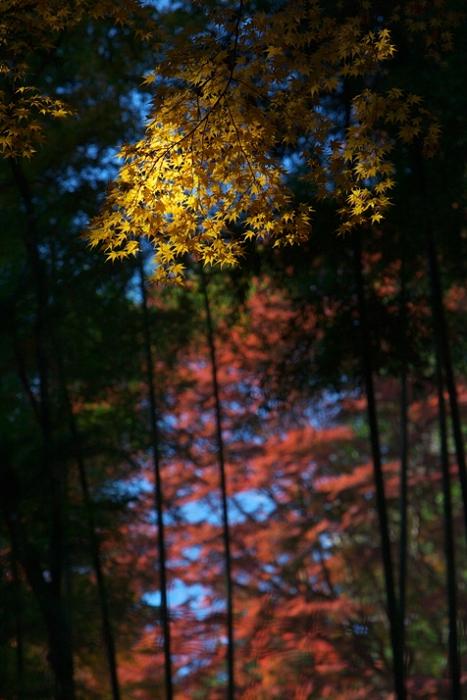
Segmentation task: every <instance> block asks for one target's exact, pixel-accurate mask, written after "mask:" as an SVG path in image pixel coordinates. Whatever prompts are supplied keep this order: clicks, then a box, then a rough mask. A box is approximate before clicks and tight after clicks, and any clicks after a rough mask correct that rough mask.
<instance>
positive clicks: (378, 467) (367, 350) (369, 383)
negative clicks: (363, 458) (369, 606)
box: [353, 231, 406, 700]
mask: <svg viewBox="0 0 467 700" xmlns="http://www.w3.org/2000/svg"><path fill="white" fill-rule="evenodd" d="M353 259H354V270H355V281H356V291H357V303H358V315H359V328H360V357H361V364H362V374H363V379H364V384H365V394H366V402H367V415H368V425H369V429H370V443H371V453H372V462H373V477H374V484H375V496H376V509H377V513H378V521H379V531H380V537H381V551H382V559H383V571H384V581H385V589H386V606H387V616H388V620H389V630H390V639H391V648H392V660H393V676H394V690H395V693H396V698H397V700H405V697H406V691H405V683H404V672H403V657H402V648H401V640H400V617H399V611H398V606H397V601H396V594H395V585H394V569H393V564H392V556H391V543H390V538H389V524H388V516H387V508H386V496H385V488H384V473H383V467H382V461H381V445H380V438H379V429H378V418H377V409H376V397H375V390H374V385H373V366H372V359H371V335H370V328H369V321H368V310H367V303H366V297H365V285H364V280H363V270H362V251H361V240H360V231H355V232H354V233H353Z"/></svg>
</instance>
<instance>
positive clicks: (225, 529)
mask: <svg viewBox="0 0 467 700" xmlns="http://www.w3.org/2000/svg"><path fill="white" fill-rule="evenodd" d="M201 289H202V293H203V300H204V310H205V315H206V337H207V341H208V348H209V359H210V364H211V377H212V392H213V396H214V411H215V419H216V443H217V457H218V463H219V480H220V492H221V504H222V539H223V544H224V564H225V589H226V598H227V698H228V700H234V697H235V638H234V602H233V580H232V553H231V534H230V524H229V509H228V500H227V476H226V469H225V446H224V436H223V428H222V406H221V400H220V392H219V371H218V363H217V353H216V343H215V339H214V326H213V322H212V314H211V305H210V303H209V294H208V288H207V283H206V278H205V275H204V273H203V271H202V270H201Z"/></svg>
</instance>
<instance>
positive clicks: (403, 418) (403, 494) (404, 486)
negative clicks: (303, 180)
mask: <svg viewBox="0 0 467 700" xmlns="http://www.w3.org/2000/svg"><path fill="white" fill-rule="evenodd" d="M405 273H406V271H405V264H404V259H402V269H401V301H400V311H401V313H400V317H401V335H402V341H401V348H402V365H401V374H400V384H401V396H400V496H399V513H400V534H399V538H400V539H399V615H400V632H399V634H400V645H401V654H402V660H403V673H404V681H405V671H406V668H405V662H404V661H405V659H404V657H405V654H404V651H405V600H406V584H407V549H408V528H407V504H408V483H407V480H408V445H409V442H408V387H407V350H406V348H407V299H406V279H405V277H406V274H405Z"/></svg>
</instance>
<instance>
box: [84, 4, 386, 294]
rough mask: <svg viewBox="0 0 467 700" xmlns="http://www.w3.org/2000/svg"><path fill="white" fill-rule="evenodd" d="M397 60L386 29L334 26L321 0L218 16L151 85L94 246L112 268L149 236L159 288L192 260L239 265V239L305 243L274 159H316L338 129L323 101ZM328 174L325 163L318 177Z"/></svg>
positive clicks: (303, 223) (176, 51) (301, 214)
mask: <svg viewBox="0 0 467 700" xmlns="http://www.w3.org/2000/svg"><path fill="white" fill-rule="evenodd" d="M393 53H394V47H393V46H392V44H391V41H390V35H389V32H388V31H387V30H385V29H382V30H381V31H378V32H368V31H366V30H365V28H364V27H363V26H362V23H361V21H360V20H359V19H358V18H356V17H349V18H346V19H345V18H344V19H340V20H339V21H338V20H337V19H336V18H334V17H329V16H326V15H325V14H324V13H323V12H322V9H321V8H320V6H319V4H318V3H317V2H313V1H309V2H288V3H284V4H283V6H282V9H281V10H279V11H277V12H276V13H275V14H269V15H267V14H264V13H260V12H258V13H254V14H247V13H246V11H245V8H243V4H241V5H240V8H239V9H238V8H236V9H233V10H231V11H230V12H229V11H228V10H227V9H226V8H223V9H222V14H221V15H217V16H216V15H214V16H211V18H210V24H209V30H208V31H206V32H200V33H199V34H198V35H197V36H195V37H190V38H189V41H186V43H185V44H184V43H183V38H182V39H181V40H180V42H178V43H177V44H176V45H175V46H174V47H173V50H172V51H171V53H169V55H168V57H167V59H166V60H165V61H164V62H163V64H162V65H161V66H160V67H159V68H158V69H157V70H156V71H155V72H154V74H152V75H150V76H148V77H147V79H146V82H147V83H151V82H152V83H153V84H154V87H155V91H156V96H155V99H154V104H153V111H152V115H151V119H150V121H149V123H148V126H147V129H146V133H145V135H144V138H142V139H141V140H140V141H139V142H138V143H136V144H134V145H132V146H127V147H125V148H123V149H122V151H121V153H120V156H121V157H122V159H123V160H124V163H123V165H122V167H121V170H120V174H119V177H118V179H117V180H116V181H115V182H114V183H113V185H112V187H111V188H110V191H109V193H108V197H107V201H106V203H105V206H104V208H103V209H102V211H101V213H100V214H99V215H98V216H97V217H96V219H95V220H94V222H93V225H92V228H91V231H90V234H89V235H90V242H91V245H93V246H95V245H99V246H100V247H102V248H103V249H104V250H105V252H106V254H107V257H108V259H110V260H117V259H120V258H125V257H126V256H128V255H130V254H133V253H135V252H136V251H137V250H138V248H139V243H138V241H139V239H141V238H142V237H145V238H147V239H149V240H150V241H151V242H152V244H153V246H154V249H155V275H154V276H155V279H156V280H165V279H170V280H173V281H177V282H178V281H181V280H182V279H183V274H184V257H185V256H187V255H190V256H193V257H194V258H195V259H196V260H198V261H201V262H202V263H204V264H205V265H217V264H218V265H221V266H222V265H234V264H235V263H236V262H237V261H238V259H239V256H241V254H242V248H243V245H244V242H245V241H246V240H250V239H256V240H258V239H259V240H271V241H272V242H273V244H274V245H284V244H289V243H294V242H297V241H301V240H303V239H304V238H305V237H306V236H307V235H308V234H309V230H310V208H309V207H306V206H304V205H302V206H300V205H295V204H294V202H293V201H292V196H291V193H290V192H289V191H288V189H287V187H286V184H285V182H286V175H287V173H286V159H284V158H281V157H279V156H278V153H280V152H281V149H282V148H283V147H284V146H285V147H286V148H288V149H289V150H290V153H291V154H296V153H299V154H300V155H301V156H302V157H304V158H306V159H308V160H310V164H311V161H313V163H314V164H315V163H316V162H318V161H317V159H316V153H318V151H319V149H321V152H323V151H324V149H325V147H326V144H327V143H328V141H329V137H330V133H331V131H332V129H333V128H335V123H334V121H333V119H332V118H331V117H330V116H329V115H326V114H325V112H324V111H323V109H322V104H323V99H324V98H326V96H332V95H333V94H335V93H336V92H337V91H339V90H340V89H341V86H342V83H343V81H344V80H345V79H347V78H350V77H355V76H358V75H366V74H367V73H369V72H371V71H372V70H375V69H376V67H377V66H378V65H379V63H380V62H381V61H384V60H386V59H388V58H390V57H391V56H392V54H393ZM305 142H306V143H307V144H313V148H312V150H313V155H312V156H311V157H310V156H309V155H306V154H305V147H304V145H302V143H305ZM309 151H310V149H309ZM361 160H362V162H363V159H361ZM310 169H311V170H313V168H310ZM325 169H326V166H325V164H324V163H322V162H320V167H319V176H318V179H319V177H321V178H323V177H324V176H323V172H324V170H325Z"/></svg>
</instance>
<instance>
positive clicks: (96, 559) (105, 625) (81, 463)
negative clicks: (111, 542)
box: [56, 345, 121, 700]
mask: <svg viewBox="0 0 467 700" xmlns="http://www.w3.org/2000/svg"><path fill="white" fill-rule="evenodd" d="M56 354H57V364H58V366H59V372H60V383H61V389H62V394H63V398H64V402H65V408H66V412H67V417H68V426H69V431H70V435H71V439H72V442H73V448H74V453H75V457H76V465H77V467H78V478H79V483H80V488H81V493H82V497H83V503H84V508H85V512H86V521H87V529H88V538H89V546H90V550H91V559H92V566H93V569H94V574H95V576H96V584H97V594H98V599H99V609H100V614H101V626H102V638H103V641H104V646H105V652H106V657H107V665H108V668H109V681H110V688H111V692H112V700H120V697H121V694H120V685H119V681H118V666H117V654H116V649H115V638H114V633H113V629H112V623H111V619H110V610H109V602H108V595H107V585H106V581H105V575H104V571H103V568H102V556H101V546H100V542H99V537H98V535H97V528H96V520H95V515H94V503H93V498H92V494H91V490H90V488H89V480H88V475H87V468H86V462H85V460H84V456H83V450H82V445H81V436H80V434H79V430H78V426H77V423H76V417H75V414H74V412H73V407H72V403H71V399H70V394H69V391H68V386H67V383H66V378H65V373H64V367H63V360H62V355H61V351H60V348H59V347H57V345H56Z"/></svg>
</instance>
